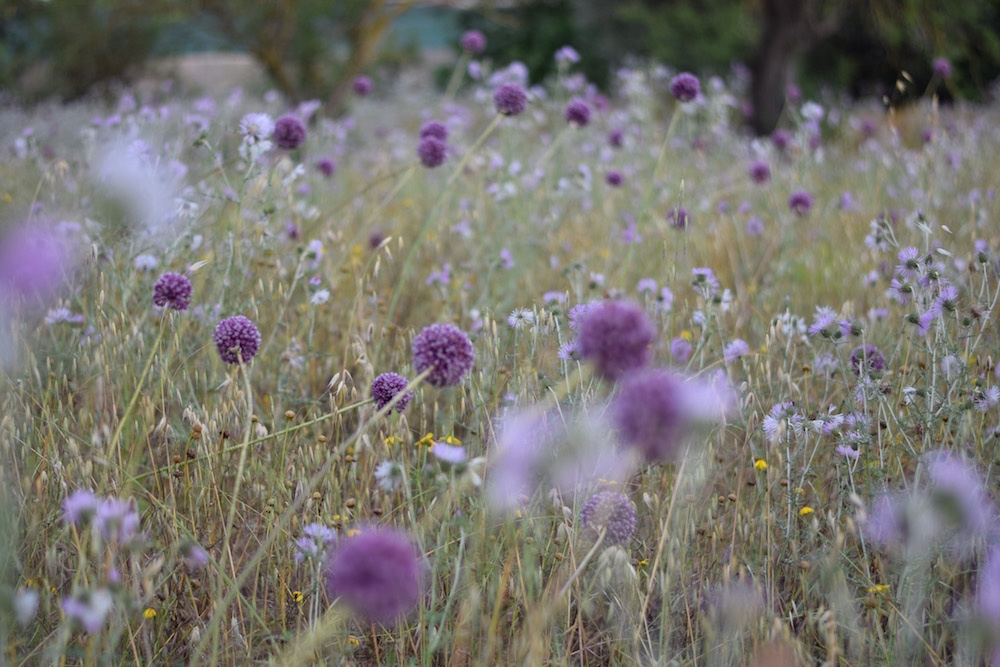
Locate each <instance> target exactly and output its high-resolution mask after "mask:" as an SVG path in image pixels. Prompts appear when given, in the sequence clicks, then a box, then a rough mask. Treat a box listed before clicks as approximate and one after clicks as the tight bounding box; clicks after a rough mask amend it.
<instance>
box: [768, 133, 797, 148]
mask: <svg viewBox="0 0 1000 667" xmlns="http://www.w3.org/2000/svg"><path fill="white" fill-rule="evenodd" d="M771 143H773V144H774V147H775V148H777V149H778V150H779V151H782V152H784V151H785V150H786V149H787V148H788V145H789V144H790V143H792V135H790V134H788V132H786V131H785V130H775V132H774V134H772V135H771Z"/></svg>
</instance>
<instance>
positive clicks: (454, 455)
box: [430, 442, 469, 465]
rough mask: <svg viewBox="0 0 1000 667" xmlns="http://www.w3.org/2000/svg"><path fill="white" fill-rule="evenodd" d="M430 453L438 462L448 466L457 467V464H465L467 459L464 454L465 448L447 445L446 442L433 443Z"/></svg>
mask: <svg viewBox="0 0 1000 667" xmlns="http://www.w3.org/2000/svg"><path fill="white" fill-rule="evenodd" d="M430 453H431V454H432V455H433V456H434V458H436V459H437V460H438V461H441V462H442V463H447V464H449V465H458V464H459V463H465V462H466V460H467V459H468V458H469V457H468V455H467V454H466V453H465V447H462V446H460V445H449V444H448V443H446V442H435V443H434V444H433V445H431V448H430Z"/></svg>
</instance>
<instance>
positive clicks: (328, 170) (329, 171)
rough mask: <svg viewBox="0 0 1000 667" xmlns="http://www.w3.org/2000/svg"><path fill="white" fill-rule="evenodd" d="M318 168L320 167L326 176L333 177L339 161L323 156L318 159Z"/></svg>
mask: <svg viewBox="0 0 1000 667" xmlns="http://www.w3.org/2000/svg"><path fill="white" fill-rule="evenodd" d="M316 168H317V169H319V171H320V173H321V174H323V175H324V176H325V177H327V178H331V177H332V176H333V174H334V173H335V172H336V171H337V163H336V162H334V161H333V158H328V157H321V158H320V159H318V160H316Z"/></svg>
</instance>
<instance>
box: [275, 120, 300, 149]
mask: <svg viewBox="0 0 1000 667" xmlns="http://www.w3.org/2000/svg"><path fill="white" fill-rule="evenodd" d="M272 138H273V139H274V143H276V144H278V147H279V148H284V149H285V150H289V151H290V150H295V149H296V148H298V147H299V146H301V145H302V142H303V141H305V140H306V126H305V125H303V124H302V121H301V120H299V119H298V118H296V117H295V116H292V115H287V116H282V117H281V118H279V119H278V121H277V122H276V123H275V124H274V133H273V135H272Z"/></svg>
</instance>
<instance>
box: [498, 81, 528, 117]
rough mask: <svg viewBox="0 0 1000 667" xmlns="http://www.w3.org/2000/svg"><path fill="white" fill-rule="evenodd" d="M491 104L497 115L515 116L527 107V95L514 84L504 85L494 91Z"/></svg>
mask: <svg viewBox="0 0 1000 667" xmlns="http://www.w3.org/2000/svg"><path fill="white" fill-rule="evenodd" d="M493 104H494V106H496V109H497V113H501V114H503V115H504V116H516V115H518V114H519V113H521V112H522V111H524V109H525V107H527V106H528V94H527V93H525V92H524V88H522V87H521V86H520V85H518V84H516V83H505V84H502V85H501V86H499V87H498V88H497V89H496V91H494V93H493Z"/></svg>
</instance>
